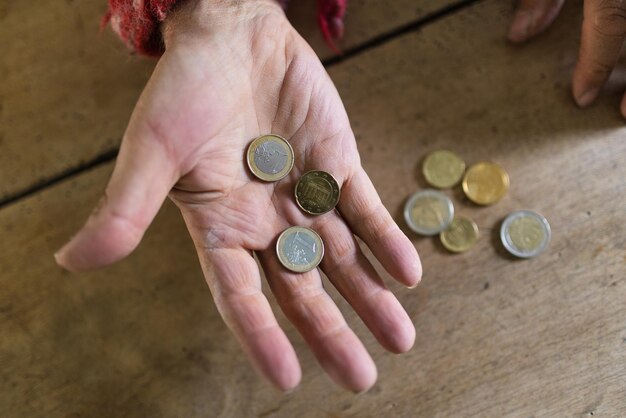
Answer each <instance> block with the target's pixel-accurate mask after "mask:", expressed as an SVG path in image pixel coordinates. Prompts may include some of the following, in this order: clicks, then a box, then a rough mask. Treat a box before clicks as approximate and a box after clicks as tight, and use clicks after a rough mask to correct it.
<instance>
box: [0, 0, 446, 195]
mask: <svg viewBox="0 0 626 418" xmlns="http://www.w3.org/2000/svg"><path fill="white" fill-rule="evenodd" d="M293 3H294V4H293V5H292V7H291V9H290V14H291V18H292V20H293V22H294V25H295V27H296V28H297V29H298V30H299V31H300V32H301V33H302V34H303V35H304V36H305V38H307V39H308V40H309V41H310V42H311V44H312V45H313V46H314V48H315V49H316V50H317V51H318V53H319V54H320V56H321V57H322V58H325V57H329V56H330V55H332V54H331V53H330V50H329V49H328V48H327V47H326V45H325V44H324V42H323V41H322V40H321V37H320V35H319V32H318V28H317V23H316V18H315V5H314V4H315V2H314V0H304V1H302V2H301V1H298V2H296V1H294V2H293ZM453 3H454V1H453V0H420V1H419V2H415V1H413V0H402V1H394V2H386V1H382V0H377V1H367V4H366V2H365V0H354V1H353V2H351V6H350V9H349V12H348V14H347V18H346V24H347V35H346V39H345V41H344V42H343V43H342V44H341V45H342V47H343V48H350V47H352V46H354V45H357V44H359V43H361V42H364V41H365V40H367V39H370V38H372V37H374V36H376V35H378V34H380V33H382V32H387V31H389V30H391V29H392V28H395V27H397V26H401V25H403V24H406V23H408V22H411V21H413V20H416V19H419V18H420V17H423V16H425V15H427V14H429V13H432V12H434V11H436V10H438V9H440V8H442V7H445V6H447V5H449V4H453ZM105 5H106V1H105V0H97V1H73V0H67V1H51V0H46V1H43V2H39V3H38V4H37V7H36V8H35V9H33V7H32V5H31V4H30V3H28V2H2V4H0V39H2V40H3V42H2V54H1V55H0V201H1V200H4V199H6V198H8V197H9V196H13V195H15V194H18V193H20V192H22V191H24V190H27V189H28V188H30V187H32V186H33V185H36V184H39V183H41V182H45V181H46V180H49V179H51V178H53V177H55V176H58V175H59V174H61V173H63V172H65V171H67V170H71V169H74V168H76V167H79V166H81V165H82V164H84V163H86V162H89V161H91V160H93V159H94V158H97V157H98V156H99V155H102V154H103V153H106V152H107V151H111V150H113V149H115V148H116V147H117V146H118V145H119V142H120V140H121V137H122V134H123V133H124V129H125V127H126V123H127V121H128V118H129V117H130V113H131V111H132V109H133V107H134V105H135V102H136V100H137V98H138V97H139V94H140V92H141V90H142V89H143V86H144V84H145V83H146V81H147V79H148V77H149V75H150V73H151V72H152V68H153V66H154V63H155V61H154V60H152V59H142V58H138V57H132V56H130V55H129V53H128V52H127V51H126V49H125V47H124V46H123V45H122V43H121V42H119V41H118V40H117V39H116V38H115V36H114V35H113V34H112V32H111V31H110V30H109V29H105V30H104V31H103V32H102V33H101V34H100V33H99V31H98V25H99V22H100V18H101V16H102V14H103V13H104V10H105V7H106V6H105Z"/></svg>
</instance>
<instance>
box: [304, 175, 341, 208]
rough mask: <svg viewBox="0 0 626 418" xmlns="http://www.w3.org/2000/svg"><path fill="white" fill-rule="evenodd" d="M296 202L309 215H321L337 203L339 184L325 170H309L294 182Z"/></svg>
mask: <svg viewBox="0 0 626 418" xmlns="http://www.w3.org/2000/svg"><path fill="white" fill-rule="evenodd" d="M295 195H296V203H297V204H298V206H300V209H302V210H303V211H305V212H306V213H309V214H311V215H321V214H323V213H326V212H328V211H330V210H332V209H333V208H334V207H335V206H337V203H339V195H340V190H339V184H338V183H337V180H335V178H334V177H333V176H332V175H331V174H330V173H327V172H325V171H319V170H315V171H309V172H307V173H305V174H304V175H303V176H302V177H300V180H298V183H297V184H296V190H295Z"/></svg>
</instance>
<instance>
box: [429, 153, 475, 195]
mask: <svg viewBox="0 0 626 418" xmlns="http://www.w3.org/2000/svg"><path fill="white" fill-rule="evenodd" d="M464 172H465V162H464V161H463V160H462V159H461V158H459V156H458V155H456V154H455V153H453V152H451V151H448V150H438V151H433V152H431V153H430V154H428V156H427V157H426V159H425V160H424V164H423V165H422V173H423V174H424V178H426V181H427V182H428V183H429V184H430V185H431V186H434V187H437V188H438V189H447V188H450V187H452V186H454V185H455V184H457V183H458V182H459V181H461V178H462V177H463V173H464Z"/></svg>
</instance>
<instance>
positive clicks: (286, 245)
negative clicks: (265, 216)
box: [276, 226, 324, 273]
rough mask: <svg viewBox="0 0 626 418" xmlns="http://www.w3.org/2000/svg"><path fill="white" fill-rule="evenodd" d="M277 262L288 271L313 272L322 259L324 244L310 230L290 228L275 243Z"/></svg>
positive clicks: (296, 227)
mask: <svg viewBox="0 0 626 418" xmlns="http://www.w3.org/2000/svg"><path fill="white" fill-rule="evenodd" d="M276 254H277V255H278V260H279V261H280V264H282V265H283V266H284V267H285V268H287V269H288V270H291V271H293V272H296V273H306V272H307V271H310V270H313V269H314V268H315V267H317V266H318V264H319V263H320V262H321V261H322V258H323V257H324V243H323V242H322V239H321V238H320V236H319V235H318V234H317V233H316V232H315V231H313V230H312V229H310V228H306V227H303V226H292V227H290V228H287V229H285V230H284V231H283V232H282V233H281V234H280V236H279V237H278V241H277V242H276Z"/></svg>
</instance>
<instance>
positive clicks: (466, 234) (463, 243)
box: [439, 216, 478, 253]
mask: <svg viewBox="0 0 626 418" xmlns="http://www.w3.org/2000/svg"><path fill="white" fill-rule="evenodd" d="M439 238H440V239H441V243H442V244H443V246H444V247H446V249H447V250H448V251H452V252H453V253H462V252H465V251H467V250H469V249H470V248H472V246H474V244H475V243H476V241H477V240H478V226H477V225H476V223H474V221H472V220H471V219H468V218H463V217H460V216H456V217H455V218H454V219H453V220H452V223H450V226H448V228H447V229H446V230H445V231H442V232H441V234H439Z"/></svg>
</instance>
